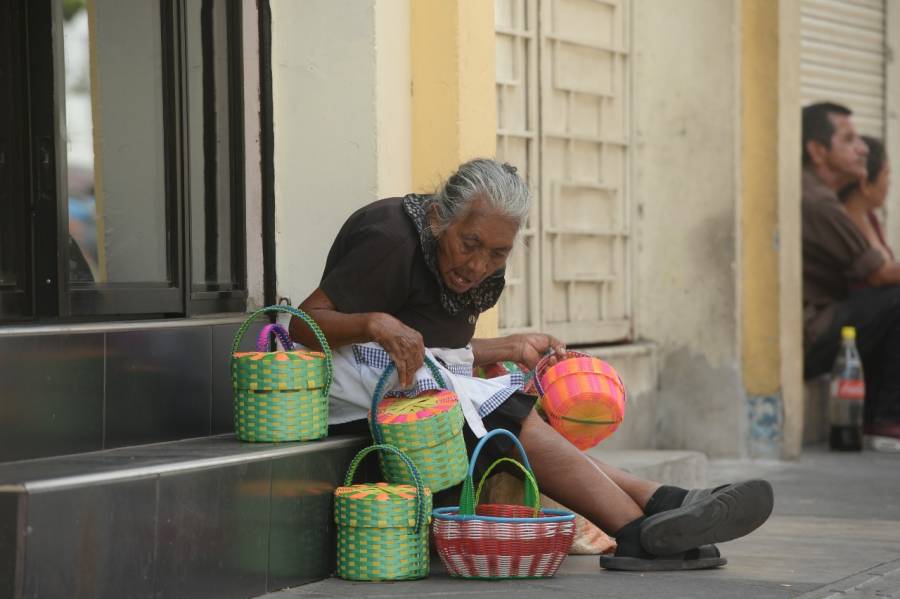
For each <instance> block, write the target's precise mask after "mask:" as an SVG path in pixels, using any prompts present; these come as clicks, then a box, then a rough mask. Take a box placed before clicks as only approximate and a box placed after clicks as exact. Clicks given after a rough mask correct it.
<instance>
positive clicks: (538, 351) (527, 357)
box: [509, 333, 566, 368]
mask: <svg viewBox="0 0 900 599" xmlns="http://www.w3.org/2000/svg"><path fill="white" fill-rule="evenodd" d="M509 339H510V341H511V342H512V343H513V347H514V348H515V349H514V351H515V353H514V355H515V356H516V358H515V359H514V361H516V362H519V363H521V364H524V365H525V366H527V367H528V368H534V367H535V365H536V364H537V363H538V362H539V361H540V359H541V358H542V357H543V356H544V354H546V353H547V351H548V350H552V351H553V353H554V354H555V359H551V361H550V363H551V365H552V364H555V363H556V360H561V359H563V358H565V357H566V346H565V345H564V344H563V342H562V341H560V340H559V339H557V338H556V337H553V336H552V335H545V334H543V333H520V334H518V335H510V336H509Z"/></svg>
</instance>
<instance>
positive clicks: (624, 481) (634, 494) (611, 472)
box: [589, 457, 662, 510]
mask: <svg viewBox="0 0 900 599" xmlns="http://www.w3.org/2000/svg"><path fill="white" fill-rule="evenodd" d="M589 459H590V460H591V461H592V462H594V463H595V464H597V466H598V467H599V468H600V469H601V470H603V472H604V473H605V474H606V476H608V477H609V478H611V479H612V481H613V482H614V483H616V484H617V485H619V487H620V488H621V489H622V490H623V491H625V492H626V493H628V496H629V497H631V499H633V500H634V502H635V503H636V504H638V506H639V507H640V508H641V509H642V510H643V509H644V508H646V507H647V502H648V501H649V500H650V497H651V496H652V495H653V494H654V493H656V490H657V489H659V488H660V487H661V486H662V485H661V484H659V483H657V482H653V481H650V480H644V479H643V478H638V477H636V476H635V475H633V474H629V473H628V472H625V471H624V470H619V469H618V468H616V467H615V466H610V465H609V464H605V463H603V462H601V461H600V460H598V459H595V458H591V457H589Z"/></svg>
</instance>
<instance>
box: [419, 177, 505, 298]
mask: <svg viewBox="0 0 900 599" xmlns="http://www.w3.org/2000/svg"><path fill="white" fill-rule="evenodd" d="M425 200H426V198H425V197H424V196H420V195H418V194H414V193H412V194H409V195H408V196H406V197H405V198H403V209H404V210H405V211H406V214H407V216H409V218H410V219H412V221H413V223H415V225H416V230H417V231H418V232H419V245H420V246H421V247H422V254H424V255H425V264H427V265H428V270H430V271H431V272H432V273H433V274H434V276H435V278H436V279H437V282H438V288H439V289H440V290H441V305H442V306H443V307H444V310H446V311H447V313H448V314H451V315H456V314H457V313H458V312H459V311H460V310H472V311H474V312H476V313H481V312H484V311H485V310H487V309H488V308H491V307H492V306H493V305H494V304H496V303H497V300H499V299H500V294H501V293H502V292H503V286H504V284H505V283H506V281H505V280H504V278H503V274H504V269H500V270H498V271H497V272H495V273H494V274H492V275H490V276H489V277H488V278H486V279H485V280H484V281H482V282H481V284H480V285H478V286H477V287H474V288H472V289H469V290H468V291H466V292H465V293H454V292H453V291H451V290H449V289H447V287H446V286H445V285H444V279H443V278H442V277H441V273H440V271H438V267H437V239H436V238H435V236H434V235H433V234H432V232H431V226H430V225H429V224H428V218H427V216H426V215H425Z"/></svg>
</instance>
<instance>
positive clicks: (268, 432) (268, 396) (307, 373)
mask: <svg viewBox="0 0 900 599" xmlns="http://www.w3.org/2000/svg"><path fill="white" fill-rule="evenodd" d="M267 312H285V313H287V314H292V315H294V316H296V317H298V318H300V319H301V320H303V322H305V323H306V324H307V325H308V326H309V328H311V329H312V331H313V333H315V335H316V339H317V340H318V341H319V345H321V346H322V350H323V351H322V352H314V351H307V350H302V351H276V352H259V351H256V352H238V346H239V345H240V342H241V339H242V338H243V336H244V333H246V332H247V329H248V328H249V327H250V325H251V323H252V322H253V320H254V319H255V318H256V317H257V316H259V315H261V314H264V313H267ZM332 377H333V367H332V361H331V348H330V347H329V346H328V341H327V340H326V339H325V335H324V334H323V333H322V330H321V329H319V326H318V325H317V324H316V322H315V321H314V320H313V319H312V318H310V317H309V316H308V315H307V314H306V313H305V312H303V311H301V310H297V309H296V308H292V307H290V306H268V307H266V308H261V309H259V310H257V311H256V312H254V313H253V314H251V315H250V316H249V317H247V320H245V321H244V324H242V325H241V328H240V329H238V332H237V334H236V335H235V337H234V344H233V345H232V347H231V381H232V386H233V389H234V432H235V435H237V438H238V439H240V440H241V441H258V442H264V443H272V442H281V441H312V440H313V439H321V438H322V437H325V436H326V435H327V434H328V393H329V391H330V390H331V381H332Z"/></svg>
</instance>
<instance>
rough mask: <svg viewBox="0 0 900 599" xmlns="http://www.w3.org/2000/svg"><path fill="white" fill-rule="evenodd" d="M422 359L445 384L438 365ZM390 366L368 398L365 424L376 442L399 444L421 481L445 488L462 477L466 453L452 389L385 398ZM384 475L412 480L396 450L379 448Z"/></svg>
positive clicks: (434, 488) (394, 480) (401, 480)
mask: <svg viewBox="0 0 900 599" xmlns="http://www.w3.org/2000/svg"><path fill="white" fill-rule="evenodd" d="M425 364H426V365H427V366H428V368H429V369H430V370H431V373H432V375H433V376H434V378H435V380H436V381H437V383H438V384H439V385H441V387H446V386H447V385H446V383H445V382H444V379H443V377H442V376H441V373H440V370H438V367H437V365H436V364H435V363H434V362H433V361H432V360H431V359H430V358H428V357H426V358H425ZM393 371H394V365H393V363H391V364H389V365H388V367H387V368H386V369H385V371H384V373H383V374H382V375H381V379H380V380H379V381H378V385H377V386H376V388H375V393H374V395H373V397H372V409H371V410H370V412H369V425H370V427H371V430H372V437H373V438H374V439H375V443H376V444H388V445H393V446H395V447H397V448H398V449H399V450H400V451H401V452H403V453H404V454H405V455H406V456H408V457H409V459H410V460H412V462H413V464H415V466H416V470H417V471H418V473H419V476H421V478H422V484H423V485H425V486H426V487H428V488H429V489H431V491H432V492H437V491H442V490H444V489H448V488H450V487H452V486H453V485H455V484H458V483H460V482H461V481H462V480H463V479H464V478H465V476H466V468H467V466H468V456H467V453H466V443H465V440H464V438H463V434H462V429H463V423H464V421H465V418H464V416H463V413H462V408H460V406H459V400H458V398H457V397H456V394H455V393H453V392H452V391H448V390H446V389H440V390H430V391H425V392H423V393H421V394H419V395H417V396H416V397H413V398H406V397H389V398H386V399H385V398H383V396H384V390H385V387H386V385H387V381H388V379H389V377H390V375H391V373H392V372H393ZM379 458H380V461H381V468H382V471H383V472H384V476H385V478H386V479H387V480H388V481H390V482H392V483H407V484H411V483H412V480H411V479H410V475H409V469H408V468H407V467H406V465H405V464H404V462H403V460H401V459H400V458H399V457H398V455H397V454H394V453H391V452H382V453H379Z"/></svg>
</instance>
